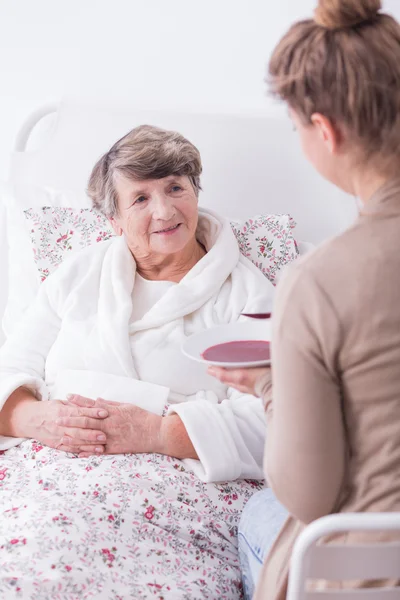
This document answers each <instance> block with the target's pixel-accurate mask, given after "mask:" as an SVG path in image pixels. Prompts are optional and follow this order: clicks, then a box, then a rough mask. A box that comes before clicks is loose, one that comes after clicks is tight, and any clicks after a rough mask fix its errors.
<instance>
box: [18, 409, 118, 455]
mask: <svg viewBox="0 0 400 600" xmlns="http://www.w3.org/2000/svg"><path fill="white" fill-rule="evenodd" d="M20 408H21V409H22V410H21V411H20V412H21V416H20V418H18V416H16V418H17V420H18V430H16V431H15V435H16V436H17V437H29V438H32V439H36V440H37V441H39V442H40V443H42V444H44V445H46V446H50V447H51V448H57V449H58V450H63V451H65V452H77V451H79V452H83V451H86V452H90V453H91V454H93V453H94V454H102V453H103V452H104V444H105V441H106V437H105V435H104V433H103V431H102V427H101V426H102V421H103V420H104V418H106V417H108V415H109V411H108V410H107V409H106V408H103V407H98V406H97V407H89V406H78V405H75V406H74V405H73V404H70V403H68V402H66V401H63V400H52V401H51V402H38V401H36V400H34V401H33V400H31V399H30V400H29V401H27V402H25V403H24V404H23V405H21V407H20ZM64 419H70V420H71V421H70V422H71V425H64V424H63V420H64ZM89 423H90V424H91V425H92V427H91V428H90V429H89V428H88V427H87V425H88V424H89ZM72 440H73V443H72Z"/></svg>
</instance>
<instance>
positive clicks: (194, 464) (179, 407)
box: [169, 389, 266, 482]
mask: <svg viewBox="0 0 400 600" xmlns="http://www.w3.org/2000/svg"><path fill="white" fill-rule="evenodd" d="M202 394H203V395H204V394H206V395H207V393H205V392H198V394H196V396H197V398H196V399H195V401H191V402H183V403H182V404H176V405H172V406H171V407H170V409H169V413H176V414H178V415H179V417H180V418H181V419H182V421H183V423H184V425H185V427H186V431H187V432H188V435H189V437H190V440H191V442H192V444H193V446H194V448H195V450H196V452H197V455H198V457H199V460H193V459H185V462H186V463H187V464H188V465H189V466H190V468H191V469H192V470H193V471H194V472H195V473H196V475H197V476H198V477H199V479H201V480H202V481H205V482H212V481H231V480H234V479H245V478H248V479H263V477H264V475H263V471H262V456H263V448H264V443H265V433H266V428H265V415H264V411H263V408H262V402H261V399H260V398H255V397H254V396H250V395H245V394H241V393H239V392H237V391H236V390H232V389H228V392H227V398H226V399H225V400H223V401H222V402H220V403H218V402H217V401H210V399H208V400H207V399H202V398H201V395H202ZM215 400H217V399H216V398H215Z"/></svg>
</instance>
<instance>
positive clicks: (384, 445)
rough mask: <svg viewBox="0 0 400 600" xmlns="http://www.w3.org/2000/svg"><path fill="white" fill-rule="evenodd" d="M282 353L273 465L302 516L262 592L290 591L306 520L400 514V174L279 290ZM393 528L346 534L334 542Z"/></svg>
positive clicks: (270, 395) (274, 477)
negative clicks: (290, 571)
mask: <svg viewBox="0 0 400 600" xmlns="http://www.w3.org/2000/svg"><path fill="white" fill-rule="evenodd" d="M272 361H273V371H272V372H273V387H272V386H271V382H270V377H269V375H268V374H267V375H266V377H265V380H264V386H263V389H262V390H261V392H262V393H261V395H262V396H263V397H264V401H265V404H266V411H267V419H268V428H267V445H266V450H265V470H266V476H267V479H268V481H269V485H270V486H271V487H272V489H273V490H274V492H275V494H276V496H277V498H278V499H279V500H280V501H281V502H282V504H284V505H285V506H286V508H287V509H288V510H289V512H290V514H291V515H292V516H291V517H290V518H289V519H288V521H287V522H286V524H285V526H284V528H283V529H282V531H281V533H280V535H279V537H278V539H277V540H276V542H275V544H274V546H273V548H272V550H271V552H270V554H269V556H268V557H267V559H266V561H265V564H264V567H263V571H262V574H261V578H260V581H259V585H258V588H257V592H256V595H255V600H284V598H285V596H286V586H287V578H288V566H289V560H290V555H291V551H292V548H293V544H294V542H295V540H296V538H297V536H298V535H299V533H300V532H301V531H302V529H303V528H304V526H305V524H307V523H310V522H311V521H313V520H315V519H317V518H318V517H322V516H323V515H327V514H330V513H334V512H335V513H336V512H364V511H366V512H393V511H400V180H398V181H396V182H391V183H388V184H386V185H385V186H383V187H382V188H381V189H380V190H378V191H377V192H376V193H375V194H374V195H373V197H372V198H371V199H370V200H369V201H368V202H367V203H366V205H365V207H364V209H363V212H362V214H361V215H360V217H359V219H358V220H357V222H356V223H355V224H354V226H353V227H351V228H350V229H349V230H347V231H346V232H345V233H343V234H342V235H340V236H338V237H337V238H334V239H332V240H330V241H328V242H326V243H325V244H323V245H322V246H320V247H319V248H317V249H316V250H315V251H314V252H312V253H311V254H310V255H307V256H306V257H305V258H304V259H302V260H300V261H299V262H298V263H297V264H295V265H294V266H293V267H292V268H291V269H290V270H289V271H288V273H287V274H286V277H284V279H283V280H282V281H281V283H280V284H279V286H278V290H277V296H276V309H275V312H274V322H273V342H272ZM388 535H389V534H384V533H382V534H374V536H372V537H371V534H369V535H368V534H366V533H365V534H352V535H349V534H343V535H336V536H332V537H331V538H329V540H328V543H331V542H333V543H346V542H354V541H357V542H361V543H362V542H363V541H371V539H373V540H376V541H382V540H386V539H388ZM390 539H397V540H399V539H400V532H397V533H393V534H392V538H390ZM386 583H387V582H386ZM349 585H350V586H351V587H359V586H361V585H363V584H362V583H361V582H351V583H350V584H349ZM364 585H368V584H364ZM375 585H376V582H375ZM397 585H399V582H397ZM324 586H325V587H328V583H327V582H325V583H324V582H322V583H321V582H319V584H318V588H321V587H322V588H323V587H324ZM329 587H332V585H331V584H329Z"/></svg>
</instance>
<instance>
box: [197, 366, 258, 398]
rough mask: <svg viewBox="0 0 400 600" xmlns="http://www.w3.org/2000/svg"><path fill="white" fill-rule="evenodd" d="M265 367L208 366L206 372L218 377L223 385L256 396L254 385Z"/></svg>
mask: <svg viewBox="0 0 400 600" xmlns="http://www.w3.org/2000/svg"><path fill="white" fill-rule="evenodd" d="M267 369H269V367H267ZM267 369H266V368H265V367H256V368H253V369H224V368H222V367H209V368H208V373H209V374H210V375H212V376H213V377H216V378H217V379H219V380H220V381H221V382H222V383H225V385H228V386H229V387H233V388H235V389H236V390H239V392H243V393H244V394H252V395H253V396H257V392H256V386H257V383H258V382H259V381H260V380H261V379H262V377H263V376H264V375H265V372H266V370H267Z"/></svg>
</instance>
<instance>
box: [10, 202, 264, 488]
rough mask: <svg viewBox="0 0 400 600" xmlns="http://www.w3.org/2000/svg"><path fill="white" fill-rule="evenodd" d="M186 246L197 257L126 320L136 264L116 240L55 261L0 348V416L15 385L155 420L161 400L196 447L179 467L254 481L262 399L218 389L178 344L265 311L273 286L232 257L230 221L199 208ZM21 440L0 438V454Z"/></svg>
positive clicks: (203, 475)
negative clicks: (194, 245) (101, 402)
mask: <svg viewBox="0 0 400 600" xmlns="http://www.w3.org/2000/svg"><path fill="white" fill-rule="evenodd" d="M197 238H198V240H199V241H200V242H201V243H203V244H204V246H205V247H206V249H207V254H206V255H205V256H204V257H203V258H202V259H201V260H200V261H199V262H198V263H197V264H196V265H195V266H194V267H193V268H192V269H191V270H190V271H189V273H187V275H186V276H185V277H184V278H183V279H182V280H181V281H180V282H179V284H178V285H175V286H172V287H171V288H170V289H168V290H167V292H166V293H165V295H164V296H162V298H161V299H160V300H159V301H158V302H157V303H156V304H155V305H154V306H153V307H152V308H151V309H150V310H149V311H148V312H147V313H146V314H145V315H144V316H143V317H142V318H141V319H140V320H139V321H136V322H133V323H131V322H130V318H131V313H132V290H133V286H134V285H135V271H136V264H135V261H134V259H133V257H132V254H131V253H130V251H129V248H128V246H127V244H126V242H125V239H124V237H119V238H114V239H112V240H110V241H107V242H103V243H99V244H96V245H95V246H92V247H90V248H88V249H85V250H83V251H82V252H79V253H77V254H75V255H73V256H72V257H70V258H69V259H68V260H66V261H65V263H64V264H62V265H61V266H60V267H59V268H58V269H57V271H56V272H55V273H54V274H52V275H51V276H50V277H49V278H48V280H47V281H46V282H45V283H44V284H43V285H42V286H41V289H40V291H39V294H38V296H37V298H36V301H35V302H34V304H33V306H32V307H31V309H30V310H29V311H28V313H27V314H26V316H25V317H24V319H23V321H22V322H21V323H20V324H19V325H18V327H17V328H16V330H15V332H14V333H13V334H12V335H11V336H10V337H9V338H8V340H7V341H6V343H5V344H4V346H3V347H2V349H1V350H0V408H1V407H2V406H3V405H4V403H5V402H6V400H7V398H8V397H9V396H10V394H11V393H12V392H13V391H14V390H16V389H17V388H18V387H20V386H22V385H23V386H26V387H29V388H30V389H31V390H32V391H33V392H34V393H35V395H36V396H37V397H38V399H40V400H51V399H57V398H58V399H62V398H65V396H66V394H67V393H76V394H81V395H85V396H88V397H92V398H96V397H103V398H105V399H107V400H115V401H119V402H128V403H133V404H136V405H138V406H141V407H143V408H146V409H147V410H149V411H152V412H154V413H157V414H162V412H163V410H164V407H165V405H166V404H168V405H169V408H168V411H169V413H177V414H178V415H179V416H180V418H181V419H182V421H183V423H184V424H185V427H186V429H187V432H188V434H189V437H190V439H191V441H192V443H193V445H194V447H195V449H196V452H197V454H198V456H199V461H197V460H190V459H188V460H187V461H186V464H187V466H189V467H190V468H191V469H192V470H193V471H194V472H195V473H196V475H197V476H198V477H199V478H200V479H201V480H203V481H206V482H211V481H227V480H233V479H238V478H253V479H257V478H260V479H261V478H262V477H263V472H262V457H263V448H264V439H265V422H264V415H263V410H262V406H261V400H259V399H257V398H254V397H253V396H248V395H243V394H240V393H238V392H236V391H234V390H231V389H227V388H226V386H224V385H222V384H221V383H219V382H218V381H217V380H216V379H214V378H212V377H210V376H209V375H207V372H206V367H205V366H204V365H202V364H199V363H196V362H194V361H191V360H190V359H189V358H187V357H185V356H184V355H183V353H182V352H181V346H182V343H183V342H184V340H185V338H186V337H187V336H189V335H191V334H193V333H195V332H198V331H202V330H204V329H207V328H210V327H213V326H216V325H219V324H223V323H229V322H233V321H237V320H238V318H239V317H240V313H241V312H252V311H254V312H260V311H263V312H266V311H269V310H270V309H271V305H272V297H273V286H272V284H271V283H270V282H269V281H268V280H267V279H266V278H265V277H264V275H263V274H262V273H261V272H260V271H259V270H258V269H257V268H256V267H255V266H254V265H253V264H252V263H251V262H250V261H249V260H247V259H246V258H244V257H243V256H241V255H240V253H239V249H238V245H237V242H236V239H235V237H234V235H233V233H232V230H231V227H230V224H229V221H227V220H225V219H223V218H221V217H219V216H217V215H216V214H215V213H213V212H211V211H206V210H204V209H203V210H200V211H199V225H198V231H197ZM131 343H134V344H135V349H136V351H137V353H140V356H141V372H140V375H141V377H142V378H145V381H143V380H141V379H140V378H139V375H138V373H137V370H136V368H135V364H134V361H133V358H132V352H131ZM20 442H21V440H18V439H16V438H4V437H3V438H0V449H2V450H4V449H8V448H11V447H12V446H15V445H17V444H19V443H20Z"/></svg>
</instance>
